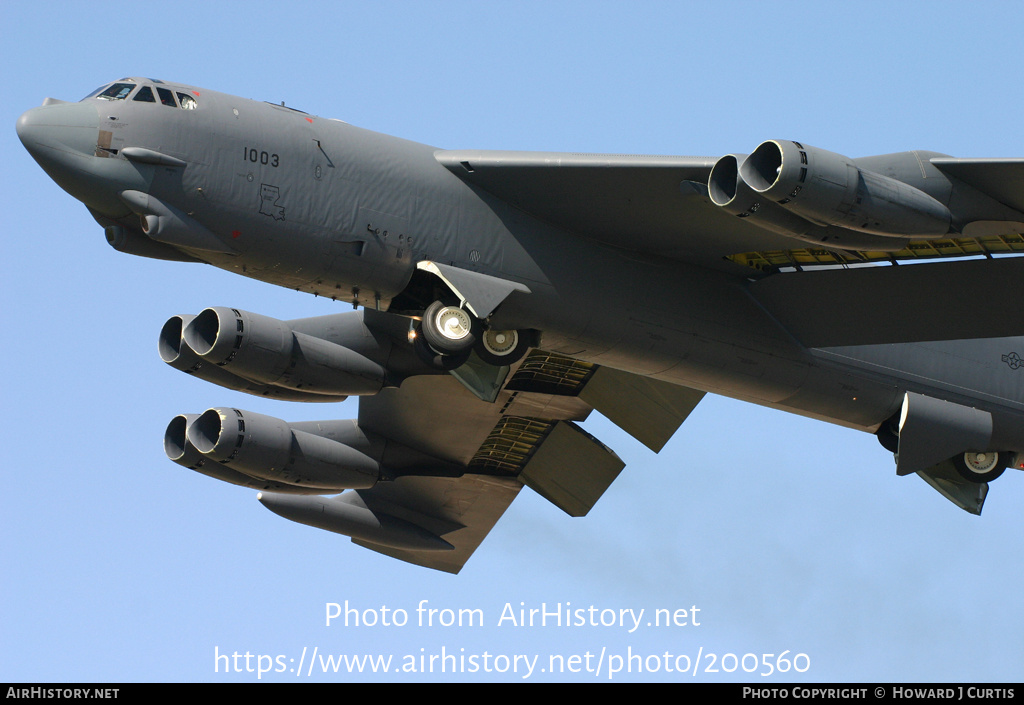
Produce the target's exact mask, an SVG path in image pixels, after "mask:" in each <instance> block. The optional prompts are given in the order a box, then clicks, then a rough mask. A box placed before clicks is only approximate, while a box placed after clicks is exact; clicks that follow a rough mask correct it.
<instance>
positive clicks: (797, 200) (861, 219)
mask: <svg viewBox="0 0 1024 705" xmlns="http://www.w3.org/2000/svg"><path fill="white" fill-rule="evenodd" d="M903 156H904V155H893V158H894V159H896V158H899V157H903ZM906 156H907V157H908V159H913V160H914V163H915V164H916V163H917V159H916V157H915V156H914V155H913V154H912V153H907V155H906ZM918 171H919V172H920V167H919V168H918ZM922 181H923V179H922ZM708 195H709V196H710V198H711V201H712V202H713V203H714V204H715V205H717V206H719V207H721V208H723V209H725V210H726V211H727V212H729V213H732V214H733V215H736V216H739V217H741V218H751V219H752V220H753V221H755V222H756V224H757V225H759V226H761V227H763V228H766V229H768V230H771V231H773V232H778V233H781V234H784V235H788V236H791V237H797V238H799V239H803V240H810V241H812V242H818V243H821V242H825V241H827V240H828V239H829V237H830V235H829V234H828V233H825V232H822V229H826V228H830V227H834V228H843V229H845V230H847V231H852V233H851V234H850V235H847V236H843V235H841V234H840V235H836V234H832V235H831V237H834V238H838V239H839V240H840V241H844V240H845V242H840V243H838V244H840V245H841V246H845V247H879V245H880V244H881V249H894V248H895V249H899V248H900V247H902V246H903V243H904V242H905V241H906V240H908V239H911V238H935V237H943V236H945V235H947V234H948V233H949V231H950V224H951V221H952V216H951V214H950V211H949V209H948V208H947V207H946V206H945V205H943V204H942V203H940V202H939V201H938V200H936V199H935V198H933V197H932V196H930V195H929V194H927V193H925V192H924V191H923V190H921V189H919V188H916V187H915V186H912V185H910V184H908V183H905V182H903V181H900V180H898V179H895V178H892V177H890V176H884V175H882V174H878V173H875V172H872V171H868V170H866V169H862V168H860V167H858V166H857V165H856V164H855V163H854V162H853V160H851V159H850V158H848V157H844V156H843V155H841V154H835V153H834V152H828V151H825V150H823V149H817V148H815V147H810V146H805V145H803V144H801V143H800V142H792V141H787V140H769V141H767V142H762V143H761V144H760V145H758V147H757V148H756V149H755V150H754V151H753V152H752V153H751V154H750V155H749V156H747V155H736V154H729V155H726V156H724V157H722V158H721V159H719V160H718V161H717V162H716V163H715V166H714V167H713V168H712V170H711V174H710V177H709V180H708ZM854 234H860V235H861V237H860V239H859V240H858V239H857V237H856V235H854ZM886 238H895V239H897V241H898V242H897V243H895V244H893V245H891V246H890V247H888V248H886V247H885V244H884V240H885V239H886ZM879 240H881V243H879V242H878V241H879Z"/></svg>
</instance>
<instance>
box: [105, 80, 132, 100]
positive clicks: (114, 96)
mask: <svg viewBox="0 0 1024 705" xmlns="http://www.w3.org/2000/svg"><path fill="white" fill-rule="evenodd" d="M133 88H135V84H134V83H121V82H120V81H119V82H117V83H115V84H113V85H111V86H110V87H109V88H107V89H106V90H105V91H103V92H101V93H100V94H99V95H98V96H96V97H97V98H99V99H100V100H124V99H125V98H127V97H128V94H129V93H131V92H132V89H133Z"/></svg>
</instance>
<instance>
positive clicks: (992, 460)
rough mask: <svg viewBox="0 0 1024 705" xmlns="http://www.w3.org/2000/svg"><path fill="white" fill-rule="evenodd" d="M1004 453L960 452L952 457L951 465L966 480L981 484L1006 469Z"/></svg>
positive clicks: (989, 480) (990, 480)
mask: <svg viewBox="0 0 1024 705" xmlns="http://www.w3.org/2000/svg"><path fill="white" fill-rule="evenodd" d="M1008 460H1009V458H1008V456H1007V454H1006V453H998V452H994V451H987V452H985V453H974V452H968V453H962V454H960V455H957V456H956V457H954V458H953V465H954V467H956V471H957V472H958V473H960V477H962V478H964V479H965V480H967V481H968V482H975V483H978V484H981V483H983V482H992V480H995V479H996V478H998V477H999V476H1000V475H1002V474H1003V471H1004V470H1006V465H1007V461H1008Z"/></svg>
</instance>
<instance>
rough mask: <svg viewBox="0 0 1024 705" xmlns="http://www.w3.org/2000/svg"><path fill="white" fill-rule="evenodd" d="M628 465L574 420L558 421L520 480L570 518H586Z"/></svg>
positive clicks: (520, 476)
mask: <svg viewBox="0 0 1024 705" xmlns="http://www.w3.org/2000/svg"><path fill="white" fill-rule="evenodd" d="M625 466H626V464H625V463H624V462H622V460H620V459H619V456H617V455H616V454H615V453H614V452H612V450H611V449H609V448H608V447H607V446H606V445H605V444H603V443H601V441H599V440H597V439H596V438H594V437H593V436H591V435H590V434H589V433H587V432H586V431H584V430H583V429H582V428H580V427H579V426H577V425H576V424H574V423H572V422H571V421H559V422H558V423H557V424H555V426H554V427H553V428H552V429H551V430H550V432H549V433H548V435H547V437H546V438H544V440H543V441H542V442H541V443H540V444H539V446H538V448H537V450H536V451H535V452H534V454H533V456H532V457H531V458H530V460H529V461H528V462H527V463H526V467H525V468H523V471H522V473H521V474H520V475H519V480H520V481H521V482H522V483H523V484H524V485H526V486H527V487H529V488H530V489H532V490H533V491H535V492H536V493H537V494H539V495H540V496H542V497H544V499H546V500H548V501H549V502H551V503H552V504H554V505H555V506H556V507H558V508H559V509H561V510H562V511H564V512H565V513H566V514H568V515H569V516H573V517H581V516H586V515H587V512H589V511H590V509H591V508H592V507H593V506H594V504H595V503H596V502H597V500H599V499H600V498H601V495H603V494H604V491H605V490H606V489H608V487H609V486H610V485H611V484H612V482H614V481H615V478H616V477H618V476H619V473H620V472H621V471H622V468H624V467H625Z"/></svg>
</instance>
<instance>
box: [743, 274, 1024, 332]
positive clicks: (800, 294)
mask: <svg viewBox="0 0 1024 705" xmlns="http://www.w3.org/2000/svg"><path fill="white" fill-rule="evenodd" d="M1022 290H1024V257H1006V258H1001V259H985V260H970V261H956V262H932V263H927V264H919V265H909V266H904V265H900V266H889V267H885V266H882V267H862V268H850V269H828V270H816V271H802V272H780V273H778V274H774V275H772V276H770V277H766V278H764V279H761V280H759V281H757V282H754V283H752V284H750V286H749V291H750V293H751V295H752V296H753V297H754V298H755V299H756V300H757V301H758V303H760V304H761V305H762V306H763V307H764V308H765V309H766V310H767V311H768V312H769V313H771V314H772V315H773V316H774V317H775V318H776V320H778V321H779V323H780V324H781V325H782V326H783V327H784V328H785V329H786V330H788V331H789V332H790V333H791V334H792V335H793V336H794V337H795V338H796V339H797V340H799V341H800V342H801V343H802V344H803V345H805V346H807V347H812V348H817V347H831V346H840V345H879V344H887V343H915V342H922V341H928V340H962V339H969V338H1001V337H1011V336H1018V335H1024V297H1022V296H1020V295H1019V292H1020V291H1022Z"/></svg>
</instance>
